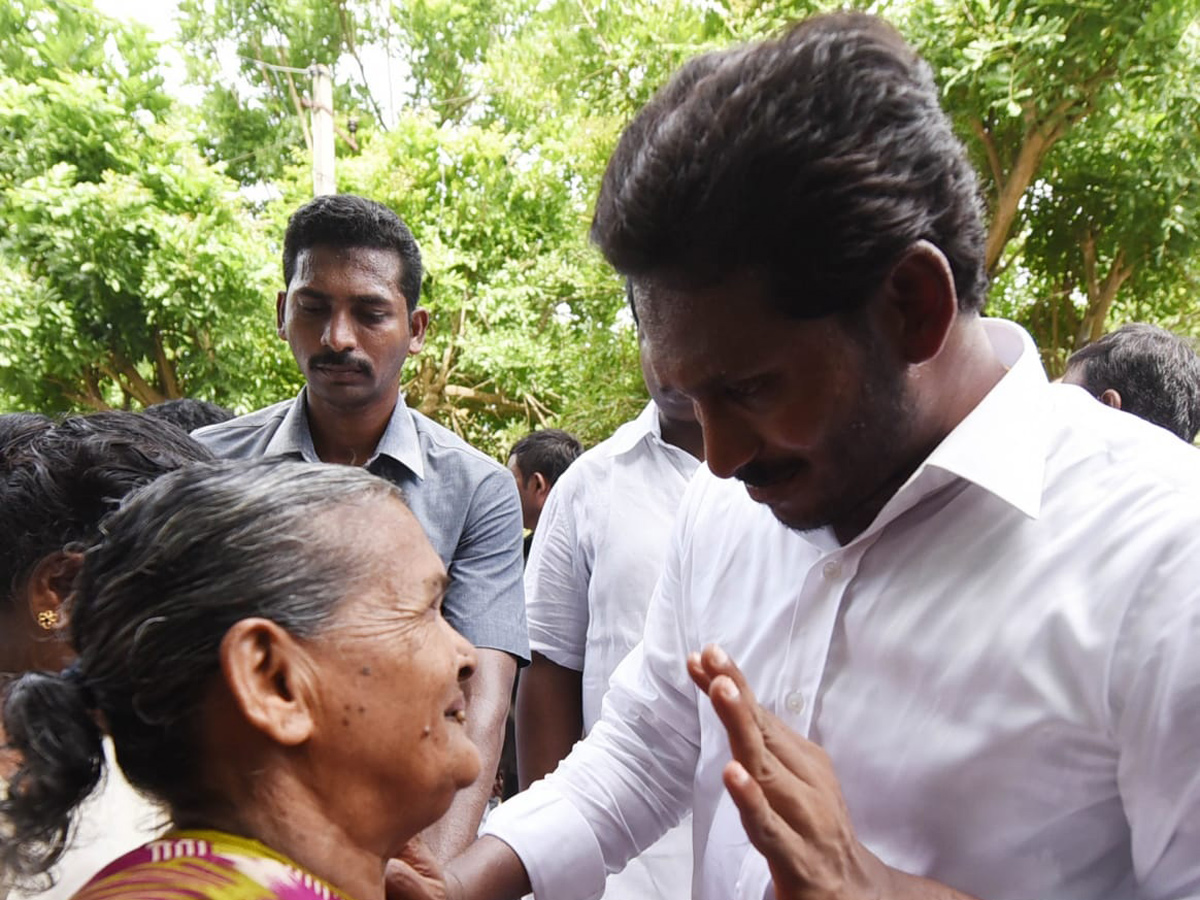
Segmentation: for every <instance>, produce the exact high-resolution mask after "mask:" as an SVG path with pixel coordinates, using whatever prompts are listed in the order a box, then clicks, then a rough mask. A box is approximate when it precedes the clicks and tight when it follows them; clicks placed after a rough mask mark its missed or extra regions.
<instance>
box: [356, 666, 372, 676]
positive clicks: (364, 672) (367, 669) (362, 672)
mask: <svg viewBox="0 0 1200 900" xmlns="http://www.w3.org/2000/svg"><path fill="white" fill-rule="evenodd" d="M358 674H360V675H370V674H371V667H370V666H363V667H362V668H361V669H360V670H359V672H358Z"/></svg>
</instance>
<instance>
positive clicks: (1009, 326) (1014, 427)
mask: <svg viewBox="0 0 1200 900" xmlns="http://www.w3.org/2000/svg"><path fill="white" fill-rule="evenodd" d="M982 324H983V328H984V333H985V334H986V335H987V338H988V340H989V341H990V342H991V345H992V350H993V352H994V353H995V354H996V357H997V358H998V359H999V360H1000V362H1001V363H1003V364H1004V365H1005V366H1006V367H1007V368H1008V372H1006V373H1005V375H1004V377H1003V378H1001V379H1000V381H999V382H997V384H996V386H995V387H993V388H992V389H991V390H990V391H989V392H988V393H987V396H985V397H984V398H983V400H981V401H980V402H979V404H978V405H977V406H976V407H975V408H974V409H973V410H971V412H970V413H968V414H967V416H966V418H964V419H963V420H962V421H961V422H960V423H959V424H958V426H957V427H956V428H955V429H954V430H953V431H951V432H950V434H949V435H947V436H946V438H945V440H943V441H942V442H941V444H939V445H938V447H937V449H935V450H934V451H933V453H931V454H930V455H929V458H928V459H927V460H926V461H925V463H924V465H922V466H921V468H920V469H918V470H917V472H916V473H915V474H914V476H913V479H910V483H911V482H912V481H915V480H916V479H917V478H918V477H919V476H920V475H921V473H922V470H939V471H942V472H947V473H949V474H951V475H955V476H957V477H959V478H963V479H965V480H967V481H970V482H972V483H973V484H976V485H978V486H979V487H981V488H983V489H984V490H985V491H988V492H989V493H991V494H993V495H994V496H996V497H997V498H998V499H1000V500H1003V501H1004V502H1005V503H1008V504H1009V505H1010V506H1013V507H1015V508H1016V509H1017V510H1019V511H1020V512H1022V513H1024V514H1025V515H1026V516H1029V517H1030V518H1031V519H1036V518H1037V517H1038V514H1039V513H1040V511H1041V506H1042V488H1043V486H1044V482H1045V469H1046V446H1047V441H1048V440H1049V437H1048V434H1047V431H1046V429H1045V427H1044V423H1043V416H1044V414H1045V410H1046V399H1047V392H1046V388H1047V386H1048V385H1049V381H1048V379H1047V378H1046V372H1045V370H1044V369H1043V368H1042V362H1041V359H1040V358H1039V356H1038V351H1037V347H1036V346H1035V345H1034V343H1033V339H1032V338H1031V337H1030V336H1029V334H1028V332H1026V331H1025V329H1023V328H1022V327H1021V326H1019V325H1017V324H1016V323H1014V322H1006V321H1004V320H1002V319H984V320H983V323H982Z"/></svg>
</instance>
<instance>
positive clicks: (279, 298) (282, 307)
mask: <svg viewBox="0 0 1200 900" xmlns="http://www.w3.org/2000/svg"><path fill="white" fill-rule="evenodd" d="M286 313H287V291H280V292H279V293H278V294H276V295H275V333H276V334H277V335H279V337H280V338H282V339H283V340H285V341H286V340H287V333H286V332H285V331H284V330H283V321H284V318H285V316H286Z"/></svg>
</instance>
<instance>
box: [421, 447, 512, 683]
mask: <svg viewBox="0 0 1200 900" xmlns="http://www.w3.org/2000/svg"><path fill="white" fill-rule="evenodd" d="M523 565H524V556H523V554H522V552H521V500H520V497H519V496H518V495H517V485H516V482H515V481H513V477H512V475H511V474H509V472H508V471H507V470H505V469H500V468H496V469H494V470H492V471H490V472H489V473H488V474H487V475H486V476H485V477H484V478H483V479H481V480H480V482H479V483H478V485H476V488H475V493H474V495H473V496H472V498H471V505H470V507H469V509H468V511H467V518H466V523H465V525H464V527H463V530H462V534H461V536H460V537H459V539H458V545H457V547H456V548H455V551H454V557H453V558H452V559H451V562H450V571H449V574H450V588H449V590H448V591H447V592H446V599H445V601H444V603H443V604H442V608H443V610H444V611H445V616H446V620H447V621H448V622H449V623H450V624H451V625H453V626H454V628H455V629H456V630H457V631H458V632H459V633H460V634H462V635H463V636H464V637H465V638H466V639H467V640H469V641H470V642H471V643H472V644H474V645H475V646H476V647H485V648H488V649H492V650H503V651H505V652H506V653H510V654H512V655H513V656H514V657H516V658H517V661H518V663H520V664H525V663H528V662H529V632H528V629H527V628H526V624H525V591H524V588H523V587H522V583H521V570H522V568H523Z"/></svg>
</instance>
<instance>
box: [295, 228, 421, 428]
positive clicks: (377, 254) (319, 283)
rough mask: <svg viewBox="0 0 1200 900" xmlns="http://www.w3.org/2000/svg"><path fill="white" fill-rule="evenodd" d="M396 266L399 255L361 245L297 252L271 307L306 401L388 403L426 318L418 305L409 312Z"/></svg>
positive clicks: (347, 406)
mask: <svg viewBox="0 0 1200 900" xmlns="http://www.w3.org/2000/svg"><path fill="white" fill-rule="evenodd" d="M400 267H401V261H400V256H399V254H397V253H395V252H393V251H391V250H377V249H373V248H366V247H352V248H348V249H343V248H333V247H327V246H323V245H318V246H316V247H311V248H309V249H307V250H302V251H301V252H300V253H299V254H298V255H297V257H296V271H295V274H294V275H293V276H292V281H291V283H290V284H289V285H288V287H287V290H286V291H281V292H280V294H279V297H278V300H277V303H276V314H277V318H278V328H279V336H280V337H281V338H283V339H284V340H286V341H287V342H288V344H289V345H290V346H291V348H292V353H293V355H294V356H295V357H296V362H297V363H298V364H299V366H300V370H301V371H302V372H303V373H304V377H305V379H306V380H307V382H308V394H309V400H310V402H314V403H316V404H318V405H325V406H328V407H330V408H332V409H336V410H342V411H355V410H358V409H364V408H370V407H372V406H374V405H376V404H388V405H394V404H395V402H396V396H397V393H398V391H399V385H400V369H401V368H402V367H403V365H404V360H405V359H406V358H407V357H408V354H409V353H416V352H417V351H418V350H420V349H421V347H422V346H423V345H424V343H425V325H426V322H427V321H428V314H427V313H426V312H425V310H422V309H418V310H415V311H414V312H413V313H412V315H411V316H410V315H409V313H408V305H407V302H406V301H405V298H404V295H403V294H401V293H400V274H401V272H400Z"/></svg>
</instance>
